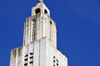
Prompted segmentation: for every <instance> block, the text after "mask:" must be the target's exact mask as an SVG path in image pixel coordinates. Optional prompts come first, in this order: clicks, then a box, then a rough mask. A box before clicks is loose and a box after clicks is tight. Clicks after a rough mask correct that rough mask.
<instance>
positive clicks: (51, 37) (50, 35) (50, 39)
mask: <svg viewBox="0 0 100 66" xmlns="http://www.w3.org/2000/svg"><path fill="white" fill-rule="evenodd" d="M51 38H52V22H51V21H50V41H51Z"/></svg>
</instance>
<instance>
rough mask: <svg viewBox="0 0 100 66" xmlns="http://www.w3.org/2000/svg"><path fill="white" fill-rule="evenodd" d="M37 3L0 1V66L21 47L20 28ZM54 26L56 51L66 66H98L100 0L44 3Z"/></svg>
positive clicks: (6, 63)
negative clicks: (55, 28) (55, 25)
mask: <svg viewBox="0 0 100 66" xmlns="http://www.w3.org/2000/svg"><path fill="white" fill-rule="evenodd" d="M37 3H38V0H0V65H1V66H9V64H10V52H11V49H14V48H16V47H20V46H22V44H23V24H24V22H25V20H26V18H27V17H30V16H31V8H32V7H34V6H35V5H36V4H37ZM44 3H45V4H46V6H47V7H48V8H49V9H50V12H51V15H50V16H51V18H52V19H53V20H54V21H55V22H56V23H57V40H58V41H57V48H58V50H60V51H61V52H62V53H63V54H64V55H65V56H66V57H68V66H100V0H44Z"/></svg>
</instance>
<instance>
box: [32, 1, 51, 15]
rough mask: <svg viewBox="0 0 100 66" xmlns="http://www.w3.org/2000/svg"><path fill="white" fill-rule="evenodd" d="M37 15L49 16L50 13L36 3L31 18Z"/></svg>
mask: <svg viewBox="0 0 100 66" xmlns="http://www.w3.org/2000/svg"><path fill="white" fill-rule="evenodd" d="M40 1H41V0H40ZM38 13H41V14H47V15H49V16H50V11H49V9H48V8H47V7H46V5H45V4H44V3H38V4H37V5H36V6H35V7H33V8H32V16H34V15H37V14H38Z"/></svg>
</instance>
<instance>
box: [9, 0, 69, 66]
mask: <svg viewBox="0 0 100 66" xmlns="http://www.w3.org/2000/svg"><path fill="white" fill-rule="evenodd" d="M56 33H57V29H56V23H55V22H54V21H53V20H52V19H51V18H50V11H49V9H48V8H47V7H46V6H45V4H44V3H43V0H39V3H38V4H37V5H36V6H35V7H33V8H32V15H31V17H28V18H26V22H25V23H24V37H23V46H22V47H19V48H15V49H13V50H12V51H11V60H10V66H68V63H67V62H68V61H67V58H66V57H65V56H64V55H63V54H62V53H61V52H60V51H58V50H57V45H56V44H57V34H56Z"/></svg>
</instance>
